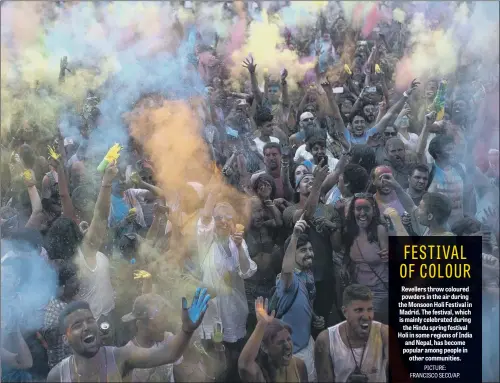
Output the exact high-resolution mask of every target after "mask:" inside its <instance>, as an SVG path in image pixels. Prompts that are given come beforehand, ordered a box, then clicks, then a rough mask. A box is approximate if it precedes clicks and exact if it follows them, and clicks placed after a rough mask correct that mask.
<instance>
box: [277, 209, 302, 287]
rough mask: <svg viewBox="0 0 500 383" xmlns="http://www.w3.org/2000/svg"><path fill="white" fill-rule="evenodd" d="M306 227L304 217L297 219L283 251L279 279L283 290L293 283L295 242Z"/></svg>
mask: <svg viewBox="0 0 500 383" xmlns="http://www.w3.org/2000/svg"><path fill="white" fill-rule="evenodd" d="M307 227H308V225H307V222H306V221H305V220H304V215H302V217H300V218H299V220H298V221H297V222H296V223H295V226H294V227H293V233H292V236H291V238H290V243H289V244H288V247H287V248H286V250H285V256H284V257H283V263H282V264H281V275H280V278H281V280H282V281H283V284H284V285H285V289H288V288H289V287H290V285H291V284H292V282H293V270H294V269H295V252H296V251H297V240H298V238H299V235H300V234H302V233H303V232H304V231H305V230H306V229H307Z"/></svg>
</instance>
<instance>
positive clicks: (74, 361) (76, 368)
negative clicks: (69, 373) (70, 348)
mask: <svg viewBox="0 0 500 383" xmlns="http://www.w3.org/2000/svg"><path fill="white" fill-rule="evenodd" d="M73 368H74V369H75V373H76V376H77V378H76V379H77V381H78V383H80V378H81V377H82V374H80V373H79V372H78V367H77V366H76V360H75V357H74V356H73ZM97 373H99V371H97ZM93 376H94V375H91V377H93ZM97 379H98V380H97V382H99V383H100V382H101V377H100V376H99V374H98V378H97Z"/></svg>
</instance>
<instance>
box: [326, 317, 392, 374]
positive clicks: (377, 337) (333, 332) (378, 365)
mask: <svg viewBox="0 0 500 383" xmlns="http://www.w3.org/2000/svg"><path fill="white" fill-rule="evenodd" d="M344 323H346V322H345V321H344V322H341V323H339V324H337V325H335V326H332V327H329V328H328V336H329V339H330V357H331V359H332V363H333V371H334V372H335V381H336V382H346V381H347V379H348V377H349V375H351V374H352V373H353V372H354V370H355V368H356V363H358V366H359V363H360V362H361V366H360V368H361V372H362V373H363V374H366V376H367V377H368V381H369V382H386V381H387V377H386V367H387V358H388V355H384V343H383V340H382V333H381V331H380V330H381V327H382V323H380V322H376V321H373V322H372V326H371V329H370V335H369V337H368V343H367V344H366V350H365V355H364V357H363V360H362V361H361V356H362V354H363V347H360V348H353V349H352V351H353V353H354V356H355V358H356V361H354V359H353V355H352V353H351V349H350V347H349V346H347V345H346V344H345V343H344V341H343V340H342V338H341V336H340V332H339V329H340V326H341V325H343V324H344Z"/></svg>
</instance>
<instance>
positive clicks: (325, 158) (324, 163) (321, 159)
mask: <svg viewBox="0 0 500 383" xmlns="http://www.w3.org/2000/svg"><path fill="white" fill-rule="evenodd" d="M321 162H323V164H322V166H325V165H328V157H327V156H319V157H318V165H319V164H321Z"/></svg>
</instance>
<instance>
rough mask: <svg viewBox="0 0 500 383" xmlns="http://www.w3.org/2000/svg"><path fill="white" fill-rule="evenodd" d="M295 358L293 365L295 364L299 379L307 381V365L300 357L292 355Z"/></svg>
mask: <svg viewBox="0 0 500 383" xmlns="http://www.w3.org/2000/svg"><path fill="white" fill-rule="evenodd" d="M293 358H294V359H295V365H296V366H297V371H298V372H299V377H300V381H301V382H302V383H303V382H307V381H308V373H307V367H306V364H305V363H304V361H303V360H302V359H300V358H297V357H295V356H294V357H293Z"/></svg>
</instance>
